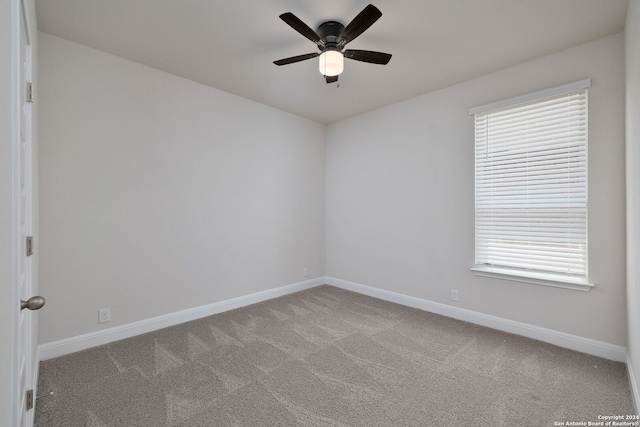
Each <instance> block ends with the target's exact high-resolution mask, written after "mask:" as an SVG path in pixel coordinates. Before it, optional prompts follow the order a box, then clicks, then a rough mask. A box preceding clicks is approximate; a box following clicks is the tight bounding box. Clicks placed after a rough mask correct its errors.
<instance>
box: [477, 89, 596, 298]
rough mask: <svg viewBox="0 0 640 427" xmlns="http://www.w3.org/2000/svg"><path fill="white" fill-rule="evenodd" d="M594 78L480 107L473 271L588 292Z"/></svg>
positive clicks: (484, 274) (478, 113) (478, 116)
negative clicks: (589, 122) (589, 95)
mask: <svg viewBox="0 0 640 427" xmlns="http://www.w3.org/2000/svg"><path fill="white" fill-rule="evenodd" d="M588 87H590V80H582V81H580V82H576V83H572V84H569V85H564V86H561V87H557V88H553V89H549V90H545V91H541V92H536V93H533V94H529V95H525V96H522V97H518V98H512V99H509V100H505V101H501V102H497V103H493V104H489V105H485V106H481V107H476V108H473V109H471V110H470V111H469V113H470V114H472V115H474V116H475V230H476V231H475V239H476V240H475V244H476V253H475V258H476V259H475V267H474V268H472V270H473V271H474V272H475V274H477V275H480V276H489V277H497V278H505V279H510V280H516V281H524V282H532V283H537V284H542V285H549V286H557V287H564V288H570V289H576V290H584V291H586V290H589V289H590V288H591V287H593V285H591V284H589V283H588V280H587V277H588V275H587V273H588V272H587V88H588Z"/></svg>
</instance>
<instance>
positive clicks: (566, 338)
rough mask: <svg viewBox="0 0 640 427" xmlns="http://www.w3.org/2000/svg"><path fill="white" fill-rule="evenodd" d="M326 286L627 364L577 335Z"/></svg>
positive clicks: (362, 289) (610, 348)
mask: <svg viewBox="0 0 640 427" xmlns="http://www.w3.org/2000/svg"><path fill="white" fill-rule="evenodd" d="M325 283H326V284H328V285H331V286H335V287H337V288H342V289H346V290H349V291H353V292H358V293H360V294H364V295H368V296H371V297H374V298H378V299H382V300H385V301H390V302H394V303H397V304H402V305H406V306H408V307H413V308H418V309H420V310H424V311H428V312H431V313H436V314H441V315H443V316H447V317H452V318H454V319H458V320H463V321H465V322H469V323H474V324H477V325H481V326H486V327H489V328H493V329H497V330H499V331H504V332H509V333H512V334H517V335H522V336H525V337H528V338H533V339H536V340H539V341H543V342H547V343H550V344H554V345H557V346H559V347H564V348H568V349H571V350H576V351H580V352H582V353H587V354H592V355H594V356H599V357H603V358H605V359H609V360H615V361H617V362H626V361H627V358H626V349H625V347H621V346H618V345H614V344H609V343H606V342H603V341H597V340H593V339H590V338H583V337H580V336H577V335H572V334H567V333H565V332H559V331H554V330H552V329H546V328H541V327H539V326H534V325H529V324H527V323H522V322H516V321H514V320H509V319H504V318H501V317H497V316H491V315H488V314H483V313H479V312H477V311H472V310H467V309H464V308H459V307H453V306H450V305H446V304H441V303H438V302H433V301H428V300H425V299H421V298H416V297H412V296H408V295H403V294H400V293H397V292H391V291H386V290H383V289H378V288H373V287H371V286H366V285H361V284H359V283H354V282H349V281H346V280H341V279H336V278H333V277H326V278H325ZM636 397H637V394H636Z"/></svg>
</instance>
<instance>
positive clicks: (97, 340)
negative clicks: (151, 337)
mask: <svg viewBox="0 0 640 427" xmlns="http://www.w3.org/2000/svg"><path fill="white" fill-rule="evenodd" d="M324 283H325V278H324V277H318V278H315V279H310V280H306V281H304V282H298V283H293V284H291V285H286V286H281V287H279V288H275V289H268V290H266V291H262V292H257V293H255V294H251V295H245V296H242V297H237V298H232V299H229V300H225V301H220V302H216V303H213V304H208V305H204V306H200V307H194V308H190V309H187V310H182V311H178V312H174V313H169V314H165V315H162V316H157V317H152V318H150V319H145V320H140V321H138V322H133V323H128V324H126V325H121V326H115V327H113V328H109V329H104V330H101V331H97V332H91V333H88V334H83V335H78V336H75V337H71V338H66V339H63V340H60V341H54V342H50V343H46V344H41V345H39V346H38V353H39V356H40V360H47V359H52V358H54V357H60V356H64V355H66V354H70V353H75V352H77V351H82V350H86V349H88V348H92V347H96V346H99V345H103V344H108V343H110V342H114V341H118V340H121V339H125V338H130V337H133V336H136V335H140V334H144V333H147V332H152V331H156V330H158V329H162V328H166V327H169V326H174V325H178V324H180V323H184V322H188V321H191V320H196V319H200V318H202V317H206V316H211V315H213V314H217V313H222V312H224V311H229V310H233V309H236V308H240V307H244V306H247V305H251V304H256V303H258V302H262V301H266V300H269V299H272V298H277V297H281V296H284V295H287V294H291V293H293V292H299V291H303V290H305V289H310V288H314V287H316V286H320V285H323V284H324Z"/></svg>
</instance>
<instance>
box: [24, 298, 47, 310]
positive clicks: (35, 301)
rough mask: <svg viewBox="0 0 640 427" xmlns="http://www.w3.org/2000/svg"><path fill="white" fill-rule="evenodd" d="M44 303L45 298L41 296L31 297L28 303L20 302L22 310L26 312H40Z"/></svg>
mask: <svg viewBox="0 0 640 427" xmlns="http://www.w3.org/2000/svg"><path fill="white" fill-rule="evenodd" d="M44 303H45V301H44V298H42V297H40V296H36V297H31V298H29V299H28V300H26V301H20V310H24V309H25V308H28V309H29V310H40V309H41V308H42V306H43V305H44Z"/></svg>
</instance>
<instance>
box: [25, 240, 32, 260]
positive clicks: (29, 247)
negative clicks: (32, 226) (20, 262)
mask: <svg viewBox="0 0 640 427" xmlns="http://www.w3.org/2000/svg"><path fill="white" fill-rule="evenodd" d="M26 246H27V256H31V255H33V236H27V245H26Z"/></svg>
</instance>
